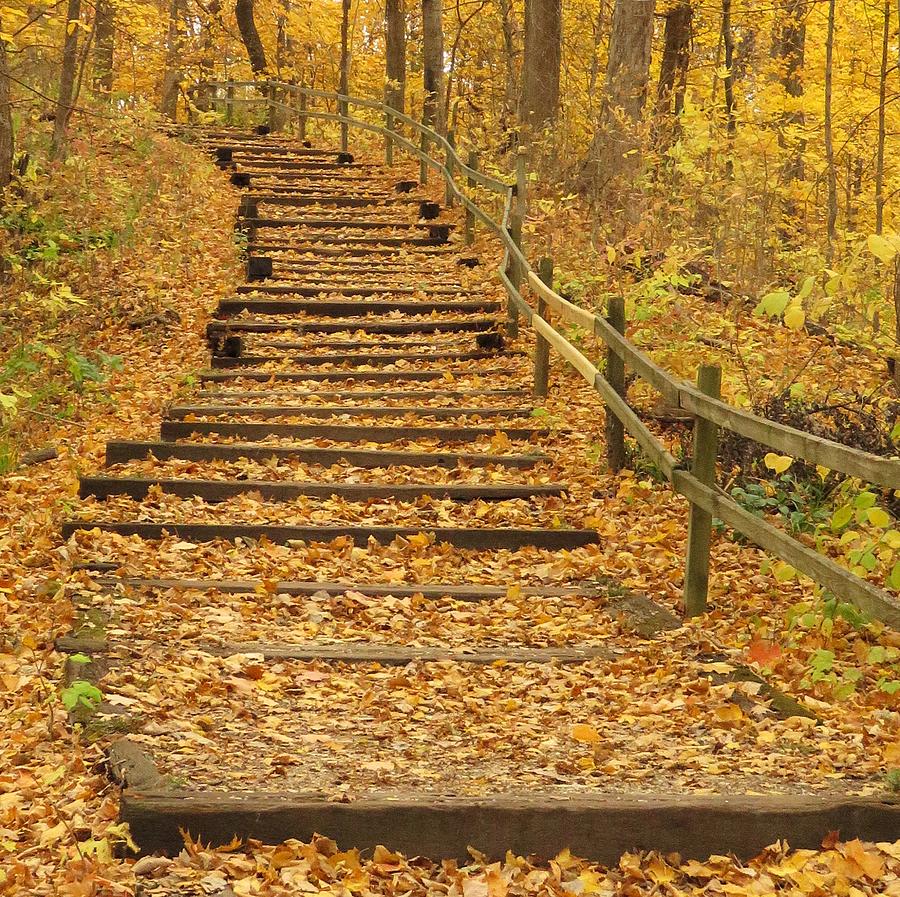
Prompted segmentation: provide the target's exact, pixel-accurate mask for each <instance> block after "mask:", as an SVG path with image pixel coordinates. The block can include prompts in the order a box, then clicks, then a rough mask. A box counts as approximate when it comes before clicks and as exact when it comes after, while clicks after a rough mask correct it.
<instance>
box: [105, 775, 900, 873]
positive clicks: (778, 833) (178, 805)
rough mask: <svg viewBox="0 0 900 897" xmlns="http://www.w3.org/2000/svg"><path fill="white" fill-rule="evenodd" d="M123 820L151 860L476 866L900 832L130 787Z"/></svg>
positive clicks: (698, 800) (586, 807) (632, 809)
mask: <svg viewBox="0 0 900 897" xmlns="http://www.w3.org/2000/svg"><path fill="white" fill-rule="evenodd" d="M144 781H145V783H146V781H147V780H146V779H145V780H144ZM141 787H146V784H145V785H142V786H141ZM121 818H122V820H123V821H124V822H127V823H128V825H129V827H130V829H131V834H132V835H133V837H134V839H135V840H136V841H137V843H138V845H139V846H140V848H141V850H142V851H143V852H144V853H156V852H164V853H167V854H170V855H172V854H177V853H178V852H179V851H180V850H181V848H182V846H183V839H182V835H181V831H187V832H190V834H191V836H192V837H193V838H194V839H195V840H197V839H199V840H201V841H203V842H204V843H212V844H214V845H218V844H227V843H228V842H230V841H231V840H232V838H233V837H234V836H235V835H236V836H237V837H239V838H242V839H246V838H257V839H259V840H261V841H263V842H265V843H269V844H278V843H281V842H282V841H284V840H286V839H288V838H297V839H299V840H301V841H310V840H311V839H312V836H313V835H314V834H315V833H319V834H322V835H326V836H328V837H330V838H333V839H334V840H335V841H337V843H338V845H339V847H340V848H341V849H344V850H346V849H349V848H353V847H355V848H357V849H359V850H361V851H366V850H371V849H373V848H375V847H376V846H377V845H379V844H383V845H385V846H387V847H388V848H390V849H392V850H398V851H400V852H402V853H405V854H406V855H408V856H425V857H431V858H435V859H438V858H441V859H443V858H448V859H449V858H455V859H457V860H459V861H462V862H467V861H469V857H470V854H469V852H468V848H469V846H470V845H471V846H472V847H474V848H475V849H477V850H479V851H481V852H483V853H484V854H486V855H487V856H488V857H489V858H490V859H502V858H503V857H504V856H505V854H506V852H507V851H508V850H511V851H513V853H515V854H516V855H518V856H529V855H534V856H537V857H541V858H544V859H549V858H551V857H553V856H555V855H556V854H558V853H559V852H560V851H562V850H563V849H565V848H569V849H570V850H571V851H572V853H573V854H575V855H577V856H580V857H585V858H587V859H591V860H596V861H599V862H602V863H605V864H614V863H617V862H618V860H619V857H620V856H621V855H622V854H623V853H626V852H629V851H633V850H635V849H652V850H657V851H659V852H660V853H663V854H665V853H670V852H677V853H679V854H680V855H681V857H682V858H683V859H697V860H703V859H706V858H707V857H708V856H709V855H710V854H730V853H733V854H736V855H737V856H739V857H741V858H750V857H753V856H755V855H756V854H758V853H759V852H760V850H762V849H763V848H764V847H766V846H767V845H769V844H772V843H773V842H775V841H777V840H779V839H783V840H786V841H787V842H789V843H790V845H791V847H792V848H794V849H798V848H809V849H815V848H818V847H820V845H821V843H822V840H823V838H824V837H825V836H826V835H827V834H828V833H829V832H835V831H836V832H840V836H841V838H842V839H843V840H845V841H849V840H852V839H853V838H860V839H862V840H864V841H876V842H877V841H893V840H894V839H895V838H896V837H897V832H898V831H900V802H897V801H895V802H889V801H886V800H885V801H881V800H878V799H876V798H867V797H813V796H798V795H734V796H723V795H686V796H682V797H679V796H665V797H661V796H658V795H644V794H634V795H621V796H612V795H584V794H571V795H566V796H562V795H559V794H556V795H555V796H551V795H549V794H548V795H546V796H543V797H542V796H540V795H527V796H526V795H511V796H505V795H500V796H495V797H487V798H436V799H431V800H425V799H417V798H415V797H412V796H409V795H384V796H380V797H374V798H368V799H365V800H356V801H350V802H338V801H328V800H323V799H321V798H316V797H313V796H308V795H293V796H292V795H286V794H278V795H276V794H253V793H245V794H229V793H215V792H203V793H200V792H190V791H164V790H146V791H143V792H142V791H135V790H132V789H129V788H126V789H125V791H124V792H123V796H122V804H121Z"/></svg>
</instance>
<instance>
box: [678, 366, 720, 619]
mask: <svg viewBox="0 0 900 897" xmlns="http://www.w3.org/2000/svg"><path fill="white" fill-rule="evenodd" d="M697 388H698V389H699V390H700V391H701V392H702V393H704V394H705V395H708V396H711V397H712V398H714V399H718V398H719V397H720V395H721V390H722V369H721V368H720V367H718V366H717V365H703V366H701V368H700V370H699V371H698V372H697ZM718 451H719V428H718V427H717V426H716V424H714V423H712V422H711V421H708V420H704V419H703V418H702V417H697V418H696V420H695V421H694V449H693V460H692V462H691V473H692V474H693V476H695V477H696V478H697V479H698V480H699V481H700V482H701V483H703V485H705V486H709V487H712V486H713V485H714V484H715V478H716V455H717V454H718ZM711 537H712V515H711V514H710V513H709V511H705V510H704V509H703V508H701V507H700V506H699V505H695V504H691V516H690V519H689V521H688V539H687V560H686V561H685V567H684V612H685V616H688V617H696V616H698V615H699V614H702V613H704V612H705V610H706V597H707V594H708V592H709V543H710V539H711Z"/></svg>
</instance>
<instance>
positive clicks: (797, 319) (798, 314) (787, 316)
mask: <svg viewBox="0 0 900 897" xmlns="http://www.w3.org/2000/svg"><path fill="white" fill-rule="evenodd" d="M784 323H785V324H786V325H787V326H788V327H790V328H791V330H800V329H802V327H803V325H804V324H805V323H806V312H805V311H803V309H802V308H801V307H800V306H799V305H792V306H791V307H790V308H789V309H788V310H787V311H786V312H785V313H784Z"/></svg>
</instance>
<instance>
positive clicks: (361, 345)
mask: <svg viewBox="0 0 900 897" xmlns="http://www.w3.org/2000/svg"><path fill="white" fill-rule="evenodd" d="M467 342H469V340H465V341H464V342H463V341H461V340H458V339H457V340H445V341H435V340H434V339H433V338H429V339H405V338H404V339H383V340H323V339H319V340H316V341H315V342H314V343H312V344H310V343H309V342H298V341H296V340H277V339H260V340H254V342H253V348H254V349H292V350H293V349H309V348H316V349H344V350H347V351H351V350H352V351H360V350H362V349H397V348H401V347H405V348H411V347H412V348H425V347H428V346H430V347H434V348H436V347H438V346H443V345H457V344H462V345H464V344H465V343H467Z"/></svg>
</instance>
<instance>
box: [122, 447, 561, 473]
mask: <svg viewBox="0 0 900 897" xmlns="http://www.w3.org/2000/svg"><path fill="white" fill-rule="evenodd" d="M150 455H153V457H155V458H157V459H158V460H160V461H168V460H176V461H214V460H222V461H236V460H239V459H241V458H247V459H249V460H251V461H264V460H266V459H268V458H286V459H291V460H295V461H305V462H308V463H310V464H318V465H321V466H323V467H330V466H331V465H333V464H342V463H343V464H352V465H354V466H355V467H363V468H366V469H370V470H371V469H374V468H379V467H442V468H447V469H451V470H452V469H454V468H456V467H459V466H460V465H463V466H466V467H492V466H493V467H509V468H514V469H516V470H527V469H529V468H532V467H535V466H537V465H538V464H543V463H546V462H548V461H549V460H550V458H549V457H548V456H547V455H544V454H541V453H539V452H535V453H534V454H529V455H522V454H517V455H492V454H481V453H478V452H414V451H404V450H400V451H390V450H385V449H358V448H352V447H350V446H347V447H345V446H335V447H334V448H318V447H315V446H300V445H298V446H287V445H259V444H253V443H233V444H224V443H215V442H207V443H200V442H165V441H154V442H150V441H147V442H137V441H133V440H114V441H112V442H108V443H107V444H106V466H107V467H111V466H112V465H113V464H123V463H124V462H126V461H135V460H139V459H143V458H148V457H149V456H150Z"/></svg>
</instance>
